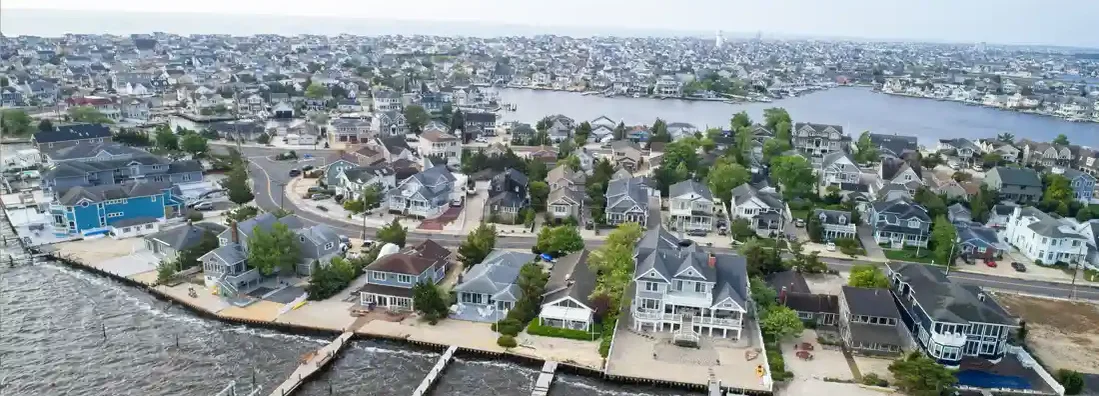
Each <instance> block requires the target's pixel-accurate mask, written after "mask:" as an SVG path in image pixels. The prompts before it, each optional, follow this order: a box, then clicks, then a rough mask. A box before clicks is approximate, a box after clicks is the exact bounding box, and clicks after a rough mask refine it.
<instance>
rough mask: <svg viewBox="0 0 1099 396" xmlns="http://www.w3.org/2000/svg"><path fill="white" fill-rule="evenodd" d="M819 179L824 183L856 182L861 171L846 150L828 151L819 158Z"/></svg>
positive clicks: (835, 184) (836, 184)
mask: <svg viewBox="0 0 1099 396" xmlns="http://www.w3.org/2000/svg"><path fill="white" fill-rule="evenodd" d="M820 169H821V177H820V181H821V183H822V184H824V185H834V186H838V185H843V184H850V183H858V182H859V177H860V176H861V175H862V171H861V170H859V167H858V165H856V164H855V160H854V159H852V158H851V155H850V154H848V153H847V152H846V151H835V152H831V153H828V154H826V155H825V156H824V158H823V159H822V160H821V167H820Z"/></svg>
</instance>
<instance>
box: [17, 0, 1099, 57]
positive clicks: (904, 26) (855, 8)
mask: <svg viewBox="0 0 1099 396" xmlns="http://www.w3.org/2000/svg"><path fill="white" fill-rule="evenodd" d="M2 9H3V11H5V12H2V13H0V22H2V23H0V29H2V30H3V33H4V34H7V35H20V34H35V35H45V33H43V32H47V31H48V32H53V31H57V32H73V33H117V34H125V33H139V32H142V31H136V30H132V29H137V28H139V27H141V26H140V25H141V24H117V23H103V24H100V25H98V26H97V25H96V23H95V22H96V21H95V20H78V18H59V21H57V23H56V24H59V25H61V26H43V25H42V24H41V23H30V22H25V23H21V22H22V21H20V20H19V19H20V18H18V14H20V12H27V11H32V10H35V11H39V10H50V11H70V12H71V11H81V12H86V11H93V12H96V13H92V14H86V15H85V16H86V17H87V18H95V17H96V15H97V14H99V12H103V13H110V14H112V15H114V16H115V17H120V16H121V15H119V14H126V13H163V14H167V15H166V17H170V16H175V17H179V18H177V19H179V23H178V24H175V23H161V24H160V26H162V27H161V28H160V29H151V30H145V31H144V32H148V31H153V30H160V31H167V32H172V33H181V34H189V33H230V34H256V33H274V34H296V33H318V34H329V33H324V31H323V30H322V29H323V28H324V27H323V26H309V25H300V26H293V27H291V28H290V29H288V28H287V27H286V26H283V27H282V30H281V31H265V30H264V29H265V27H266V25H267V24H262V25H260V26H240V24H239V23H220V24H205V23H202V22H203V21H190V22H197V23H188V21H185V20H184V19H185V18H182V17H183V16H187V17H190V18H191V19H198V18H204V17H203V16H201V15H194V14H192V13H199V14H219V15H220V14H224V15H225V17H226V18H236V20H238V21H239V20H240V19H239V18H240V16H252V17H257V18H267V20H269V19H279V20H281V19H282V18H287V17H322V18H367V19H370V20H372V21H371V22H372V23H373V22H376V21H377V20H403V21H412V22H416V23H417V24H421V23H423V24H430V23H433V22H435V23H437V22H460V23H465V24H470V23H472V24H478V25H509V26H512V27H514V28H515V30H514V31H516V32H526V33H509V32H511V31H508V32H502V33H500V34H499V35H507V34H535V33H537V32H540V31H543V32H545V33H557V34H575V35H579V34H580V33H566V32H573V31H576V32H590V33H587V34H589V35H590V34H614V33H613V32H615V31H633V32H646V31H648V32H653V31H663V32H684V33H685V34H686V33H690V34H691V35H698V34H701V33H703V32H707V31H709V32H711V33H710V35H712V34H713V32H716V31H717V30H722V31H724V32H725V34H726V36H727V37H742V36H745V35H754V34H755V33H756V32H764V33H765V35H767V36H780V37H826V38H861V39H870V40H904V41H930V42H970V43H977V42H987V43H991V44H1027V45H1056V46H1073V47H1089V48H1099V35H1096V34H1089V32H1087V31H1088V30H1091V31H1092V32H1094V28H1093V27H1092V26H1093V24H1094V21H1096V20H1099V2H1096V1H1082V0H1052V1H1043V2H1036V1H1032V0H967V1H964V2H954V1H948V0H925V1H923V2H922V3H921V4H918V6H917V5H916V4H914V3H912V2H902V1H899V0H879V1H873V0H832V1H827V2H821V1H816V0H784V1H759V0H749V1H728V0H724V1H721V0H690V1H687V2H683V3H669V2H666V1H657V0H634V1H631V2H630V3H629V5H628V6H623V5H622V4H619V3H617V2H610V1H591V0H557V1H554V2H550V3H533V2H521V1H520V2H516V1H508V0H469V1H462V2H454V1H444V0H420V1H417V2H415V3H411V2H368V4H364V3H355V2H346V1H338V0H312V1H309V2H307V3H302V2H291V1H287V0H266V1H260V0H234V1H213V0H192V1H189V2H184V3H180V2H157V1H134V0H99V1H96V2H84V1H76V0H50V1H48V2H43V1H41V0H4V2H3V4H2ZM11 11H15V12H11ZM180 13H187V14H180ZM11 14H17V15H14V16H13V15H11ZM35 14H36V15H41V13H40V12H35ZM292 22H293V21H292V20H288V21H280V23H283V24H287V25H292ZM48 25H54V23H50V24H48ZM97 27H98V29H100V30H101V31H87V30H78V28H87V29H95V28H97ZM363 28H364V29H365V28H370V27H369V26H363ZM66 29H68V30H66ZM203 29H207V30H203ZM291 30H292V31H291ZM375 30H377V29H375ZM347 33H356V32H354V31H348V32H347ZM399 33H405V34H407V32H399ZM356 34H357V33H356ZM379 34H381V33H379ZM433 34H439V33H433ZM466 34H469V33H466ZM641 34H643V33H641Z"/></svg>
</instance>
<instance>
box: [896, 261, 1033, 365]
mask: <svg viewBox="0 0 1099 396" xmlns="http://www.w3.org/2000/svg"><path fill="white" fill-rule="evenodd" d="M886 276H888V277H889V280H890V285H891V291H892V292H893V296H894V301H896V302H897V305H898V306H899V307H900V314H901V322H902V323H903V324H904V327H905V329H906V330H908V331H909V332H910V333H911V334H912V337H913V338H914V339H915V341H916V343H917V345H918V347H919V348H920V349H921V350H923V351H924V352H925V353H927V354H928V355H929V356H931V358H932V359H935V360H936V361H937V362H939V363H940V364H942V365H944V366H947V367H951V368H957V367H958V366H959V365H960V364H961V362H962V360H963V359H965V358H968V357H973V358H979V359H984V360H987V361H990V362H993V363H997V362H999V361H1000V359H1001V358H1003V356H1004V354H1006V352H1007V347H1008V345H1007V339H1008V338H1009V337H1010V334H1011V331H1012V330H1015V329H1017V328H1018V327H1019V322H1018V320H1017V319H1016V318H1014V317H1012V316H1011V315H1010V314H1008V313H1007V311H1006V310H1004V308H1003V307H1001V306H1000V304H998V303H997V302H996V300H995V299H993V298H992V296H990V295H988V294H987V293H985V292H984V291H983V290H981V288H980V287H978V286H970V285H959V284H956V283H954V281H953V280H951V279H949V278H947V277H946V274H944V273H943V272H942V271H940V270H939V269H938V268H935V267H932V266H928V265H924V264H917V263H897V262H893V263H889V264H888V265H887V266H886Z"/></svg>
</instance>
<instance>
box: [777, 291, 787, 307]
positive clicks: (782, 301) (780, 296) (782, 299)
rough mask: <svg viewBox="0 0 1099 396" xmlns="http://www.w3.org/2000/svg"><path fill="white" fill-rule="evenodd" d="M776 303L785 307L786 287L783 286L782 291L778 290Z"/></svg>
mask: <svg viewBox="0 0 1099 396" xmlns="http://www.w3.org/2000/svg"><path fill="white" fill-rule="evenodd" d="M778 302H779V303H780V304H782V305H786V286H783V287H782V290H779V292H778Z"/></svg>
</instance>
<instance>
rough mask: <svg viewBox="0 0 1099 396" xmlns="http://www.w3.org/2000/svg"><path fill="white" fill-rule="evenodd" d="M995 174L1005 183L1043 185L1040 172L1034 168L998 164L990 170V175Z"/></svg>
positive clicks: (1031, 185)
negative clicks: (1039, 175)
mask: <svg viewBox="0 0 1099 396" xmlns="http://www.w3.org/2000/svg"><path fill="white" fill-rule="evenodd" d="M993 174H995V175H997V176H998V177H999V178H1000V182H1001V183H1003V184H1005V185H1006V184H1010V185H1013V186H1027V187H1039V188H1040V187H1042V179H1041V178H1040V177H1038V172H1035V171H1034V169H1030V168H1012V167H1006V166H997V167H995V168H992V170H990V171H988V175H989V176H991V175H993ZM986 178H987V176H986Z"/></svg>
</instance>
